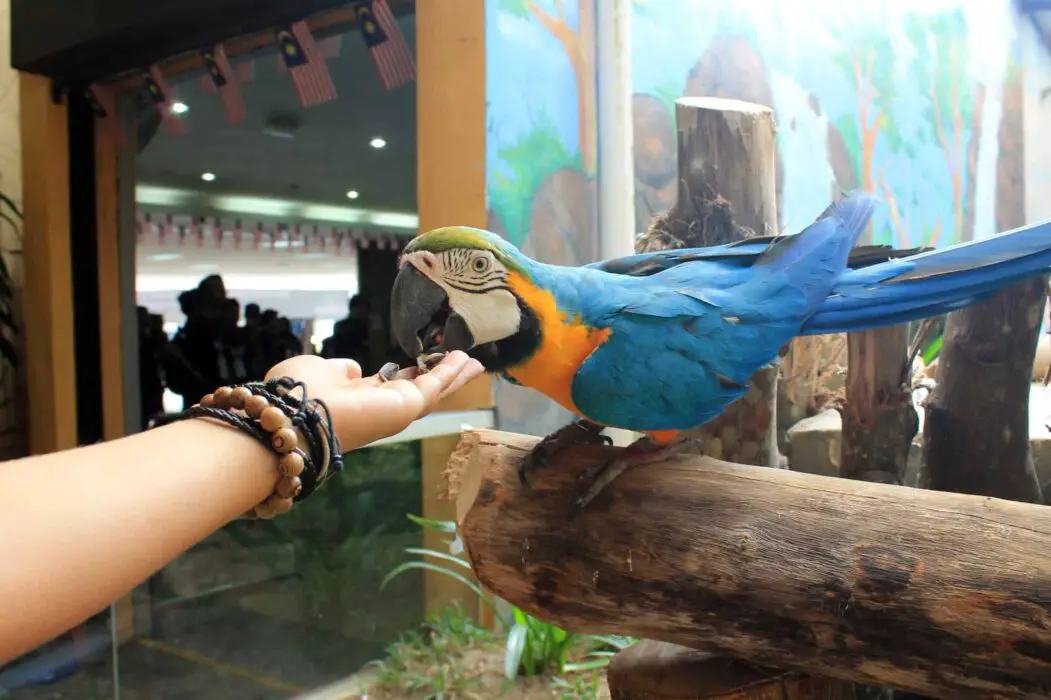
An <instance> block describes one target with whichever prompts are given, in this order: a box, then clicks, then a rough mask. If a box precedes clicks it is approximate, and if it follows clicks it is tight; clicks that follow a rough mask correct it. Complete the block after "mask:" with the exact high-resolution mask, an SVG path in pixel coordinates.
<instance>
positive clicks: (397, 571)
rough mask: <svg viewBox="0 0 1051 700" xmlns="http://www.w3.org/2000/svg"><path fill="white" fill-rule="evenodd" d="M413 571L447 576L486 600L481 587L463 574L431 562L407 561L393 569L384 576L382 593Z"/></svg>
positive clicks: (381, 584) (381, 582)
mask: <svg viewBox="0 0 1051 700" xmlns="http://www.w3.org/2000/svg"><path fill="white" fill-rule="evenodd" d="M413 569H425V570H427V571H434V572H437V573H439V574H445V575H446V576H448V577H450V578H453V579H456V580H457V581H459V582H460V583H462V584H463V585H465V586H467V587H468V588H470V589H471V590H472V591H473V592H474V593H475V594H477V595H478V596H479V597H480V598H485V593H484V592H483V591H482V589H481V587H479V586H478V584H477V583H475V582H474V581H472V580H470V579H469V578H467V577H466V576H464V575H462V574H459V573H457V572H455V571H453V570H452V569H447V568H445V567H444V566H440V565H438V564H432V563H431V562H429V561H407V562H405V563H404V564H400V565H398V566H396V567H394V568H393V569H391V571H390V573H388V574H387V575H386V576H384V577H383V580H382V581H380V590H381V591H382V590H383V589H384V588H386V587H387V584H388V583H390V582H391V581H392V580H394V578H395V577H397V576H400V575H401V574H403V573H405V572H406V571H411V570H413Z"/></svg>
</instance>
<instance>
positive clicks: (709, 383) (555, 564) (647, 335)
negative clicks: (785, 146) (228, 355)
mask: <svg viewBox="0 0 1051 700" xmlns="http://www.w3.org/2000/svg"><path fill="white" fill-rule="evenodd" d="M713 115H714V116H713ZM677 119H678V122H679V144H680V155H679V181H680V187H679V196H678V200H677V202H676V206H675V210H676V213H677V214H678V215H679V221H671V222H669V221H664V222H657V223H662V225H663V224H679V223H684V230H687V231H688V232H689V233H690V234H691V236H692V234H693V233H695V229H697V230H698V231H699V232H700V234H701V235H700V238H701V240H696V239H694V240H695V242H693V243H692V244H688V245H686V246H684V247H674V248H672V249H661V250H654V249H653V247H656V248H662V247H667V246H668V244H669V243H672V244H673V245H674V243H675V241H674V239H675V238H676V236H675V235H674V232H671V231H670V230H669V229H668V226H665V227H664V229H661V228H660V227H659V226H658V227H653V228H651V234H654V235H652V236H650V240H649V241H646V240H640V245H639V246H638V249H639V253H638V254H635V255H631V256H626V257H623V258H617V259H613V260H605V261H601V262H598V263H593V264H590V265H585V266H583V267H575V268H570V267H559V266H554V265H547V264H544V263H541V262H538V261H535V260H532V259H530V258H528V257H527V256H525V255H524V254H523V253H522V252H521V251H519V250H518V249H516V248H515V247H514V246H512V245H511V244H509V243H508V242H507V241H505V240H503V239H502V238H500V237H499V236H497V235H495V234H493V233H490V232H488V231H483V230H479V229H474V228H467V227H456V226H453V227H446V228H441V229H436V230H433V231H429V232H426V233H424V234H422V235H420V236H418V237H417V238H416V239H414V240H413V242H412V243H411V244H410V245H409V246H407V247H406V249H405V252H404V254H403V256H402V259H401V261H400V269H399V272H398V275H397V277H396V279H395V283H394V287H393V290H392V296H391V312H392V328H393V331H394V335H395V338H396V339H397V341H398V344H399V345H400V347H401V348H402V350H403V351H404V352H406V354H408V355H409V356H410V357H412V358H426V357H429V356H430V355H432V354H434V353H441V352H449V351H452V350H456V349H459V350H463V351H465V352H467V353H468V354H470V355H471V356H473V357H475V358H476V359H478V360H479V361H480V362H481V363H482V364H483V365H484V366H485V367H486V369H487V370H488V371H489V372H490V373H492V374H496V375H499V376H501V377H503V378H505V379H507V380H508V381H510V382H513V383H516V384H520V385H524V386H527V387H530V388H532V389H534V390H537V391H540V392H541V393H543V394H545V395H546V396H548V397H549V398H551V399H552V400H554V401H556V402H557V403H559V404H561V405H562V406H564V407H566V408H567V409H569V410H570V411H572V412H573V413H574V414H576V415H577V416H578V417H579V420H578V421H577V422H575V423H573V424H571V425H569V426H566V427H564V428H562V429H561V430H559V431H557V432H556V433H554V434H552V435H550V436H548V437H546V438H544V439H542V440H537V439H535V438H531V437H527V436H516V435H511V434H506V433H499V432H495V431H469V432H467V433H465V434H464V436H463V438H462V440H461V444H460V446H459V447H458V448H457V450H456V452H455V453H454V454H453V457H452V458H451V460H450V464H449V468H448V469H447V472H446V473H447V475H448V477H449V481H450V494H451V495H452V496H453V498H454V499H455V500H456V509H457V522H458V526H459V530H460V534H461V537H462V539H463V542H464V544H465V548H466V551H467V553H468V555H469V557H470V560H471V563H472V566H473V570H474V572H475V574H476V576H477V577H478V579H479V580H480V581H481V582H482V583H483V584H484V585H485V586H486V587H487V588H488V589H490V590H492V591H493V592H495V593H496V594H498V595H500V596H501V597H502V598H504V599H505V600H508V601H509V602H511V603H513V604H515V605H517V606H518V607H520V608H522V609H523V610H525V611H527V612H530V613H532V614H534V615H537V616H538V617H541V618H542V619H546V620H550V621H553V622H556V623H558V624H560V625H561V626H563V627H564V628H567V629H571V630H574V631H589V632H616V633H619V634H629V635H634V636H639V637H645V638H648V639H650V640H661V641H662V642H673V643H677V644H682V645H685V646H687V647H690V648H693V649H705V650H708V649H715V650H719V651H720V652H722V653H728V654H730V655H732V656H733V657H736V658H738V659H743V660H745V661H748V662H750V663H753V664H761V665H765V666H770V667H773V668H769V669H766V671H769V673H766V672H765V671H764V672H763V673H761V674H760V675H764V674H765V675H764V677H766V678H767V679H768V680H769V683H765V682H764V683H759V684H758V685H757V686H755V687H760V686H761V687H762V688H763V689H765V692H769V693H770V694H768V695H762V697H777V698H782V697H785V696H784V695H783V690H778V689H779V688H782V689H783V688H784V687H788V686H787V685H786V683H787V681H786V674H788V675H792V674H795V676H794V677H795V678H797V679H798V678H800V677H801V676H805V675H806V674H817V676H816V677H815V678H814V679H812V680H814V681H815V682H816V681H821V682H822V683H824V682H825V681H829V682H833V683H835V682H841V683H846V684H847V685H849V684H850V683H860V684H866V685H881V686H887V687H893V688H899V689H905V690H909V691H913V692H917V693H924V694H926V695H928V696H931V697H938V698H965V697H1001V698H1026V699H1028V698H1038V697H1046V692H1047V689H1048V688H1051V664H1048V661H1047V660H1048V659H1051V631H1048V630H1049V629H1051V627H1049V626H1048V625H1047V624H1045V623H1046V620H1047V619H1048V618H1049V617H1051V604H1048V603H1047V594H1046V591H1047V590H1049V589H1051V564H1049V563H1047V562H1046V561H1045V559H1046V557H1044V556H1043V551H1044V550H1045V549H1046V547H1047V545H1048V544H1049V540H1051V514H1049V511H1048V509H1045V508H1043V507H1040V506H1035V505H1031V504H1026V503H1014V502H1008V501H998V500H995V499H987V498H980V497H978V496H965V495H956V494H949V493H944V492H935V491H926V490H919V489H903V488H900V487H896V486H892V485H887V484H883V483H867V482H864V481H854V480H845V479H834V478H830V477H820V476H813V475H807V474H799V473H795V472H790V471H786V470H780V469H764V468H759V467H754V466H745V465H742V464H728V463H725V462H719V461H717V460H714V459H711V458H697V457H686V456H683V455H681V454H679V455H676V452H678V451H679V450H680V449H681V447H682V444H683V443H684V442H685V440H686V439H687V438H690V437H692V436H694V435H697V434H698V431H701V434H703V430H704V428H705V427H706V426H710V425H711V424H713V423H714V422H716V421H718V420H719V419H720V417H721V416H722V417H724V418H725V416H726V414H727V412H728V411H729V410H730V409H733V408H734V407H735V406H740V405H742V404H743V403H747V402H748V397H749V396H751V394H750V383H751V384H753V385H754V384H755V381H754V377H755V376H757V373H761V372H763V371H766V370H767V369H768V368H772V367H775V366H776V364H777V362H778V358H779V355H780V354H781V352H782V350H783V348H784V347H785V346H786V345H787V344H788V343H789V342H790V341H792V339H793V338H797V337H801V336H811V335H821V334H833V333H848V334H851V336H857V335H859V334H864V333H869V332H871V331H872V329H885V328H889V327H893V326H896V325H899V324H904V323H907V322H909V321H914V320H919V319H924V318H928V317H932V316H937V315H940V314H944V313H947V312H951V311H954V310H957V309H962V308H965V307H969V306H972V305H975V304H980V303H983V302H986V301H987V300H989V299H991V298H994V297H996V298H999V297H998V296H997V293H998V292H1001V291H1002V290H1005V289H1008V288H1012V287H1013V286H1014V285H1018V284H1019V283H1024V282H1027V281H1032V280H1039V279H1040V278H1046V276H1047V274H1048V269H1049V267H1051V221H1045V222H1040V223H1037V224H1033V225H1029V226H1023V227H1020V228H1016V229H1013V230H1011V231H1008V232H1006V233H1002V234H999V235H995V236H992V237H989V238H985V239H981V240H977V241H971V242H967V243H962V244H958V245H954V246H951V247H947V248H944V249H941V250H926V251H915V250H912V251H896V250H891V249H889V248H888V247H886V246H872V245H859V240H860V239H861V237H862V235H863V233H864V232H865V230H866V229H867V228H868V226H869V223H870V219H871V216H872V214H873V211H874V210H875V208H876V207H877V206H879V202H878V201H877V199H876V198H875V197H873V196H872V195H870V194H867V193H864V192H854V193H851V194H849V195H847V196H845V197H843V198H841V199H840V200H839V201H837V202H835V203H833V205H832V206H830V207H829V209H828V210H826V212H824V213H823V214H822V216H821V218H819V219H818V220H817V221H816V222H815V223H813V224H812V225H810V226H808V227H807V228H806V229H804V230H803V231H802V232H800V233H798V234H794V235H785V236H767V235H765V234H767V233H769V232H770V231H772V230H775V226H776V204H775V202H776V200H775V196H774V186H773V182H774V177H773V155H772V154H773V140H774V129H773V120H772V114H771V113H770V110H769V109H767V108H763V107H759V106H756V105H751V104H747V103H740V102H736V101H731V100H719V99H715V98H690V99H681V100H679V101H678V103H677ZM704 119H707V120H708V121H707V122H706V123H705V122H703V120H704ZM734 139H736V142H734V141H733V140H734ZM750 140H751V141H754V142H755V143H753V144H751V145H749V141H750ZM701 150H704V151H705V153H704V157H700V151H701ZM759 151H762V152H761V153H759ZM757 163H758V165H757ZM698 170H706V172H705V173H703V174H704V175H705V176H706V177H704V178H702V177H699V176H698V173H697V172H696V171H698ZM757 176H758V180H761V181H759V182H757V181H756V179H757ZM703 193H708V194H707V195H704V194H703ZM730 204H732V206H733V210H734V217H735V218H736V222H742V223H743V224H744V225H738V223H736V222H735V218H730V217H729V214H728V212H729V205H730ZM705 207H708V209H709V210H719V211H722V212H724V213H725V214H726V215H727V221H728V222H729V225H728V227H727V228H728V229H733V231H734V233H732V235H734V236H737V237H740V236H741V235H748V234H753V233H758V234H760V235H759V236H758V237H753V238H750V239H746V240H741V241H736V242H727V241H725V240H722V241H713V240H711V239H708V238H705V236H704V234H705V232H706V231H705V226H704V220H705V218H706V216H707V215H709V214H711V213H712V211H707V213H706V212H705V211H704V208H705ZM713 207H714V209H713ZM771 222H772V223H771ZM654 229H657V230H654ZM661 236H663V237H664V238H666V239H668V240H663V239H661ZM683 238H684V236H681V235H680V236H678V245H679V246H682V240H683ZM657 239H661V240H657ZM649 243H653V244H654V245H653V246H650V245H649ZM712 243H722V245H711V244H712ZM698 246H709V247H698ZM903 354H904V350H903ZM773 376H774V377H775V382H776V374H774V375H773ZM895 381H896V382H897V381H900V377H898V376H897V375H896V376H895ZM775 386H776V384H775ZM895 386H897V385H896V384H895ZM742 399H744V400H742ZM752 403H753V404H755V402H754V401H753V402H752ZM761 404H762V400H761V401H760V402H759V404H755V405H758V406H759V407H760V408H762V405H761ZM728 407H729V408H728ZM769 424H770V420H769V417H767V418H766V421H765V423H763V425H769ZM603 427H615V428H623V429H628V430H633V431H636V432H640V433H644V434H645V437H643V438H641V439H640V440H638V441H636V442H635V443H634V444H632V445H631V446H629V447H627V448H623V449H617V448H612V447H610V446H609V445H608V444H602V443H604V442H606V441H605V440H604V439H603V437H602V435H601V431H600V429H601V428H603ZM774 450H776V445H775V447H774ZM738 461H744V460H738ZM772 461H773V460H767V459H759V458H756V461H755V462H753V463H754V464H761V465H768V464H771V463H772ZM643 464H645V465H646V466H645V467H644V468H640V469H629V470H627V471H626V473H625V474H624V476H620V477H618V475H619V474H621V473H622V472H625V470H626V468H627V467H628V466H630V465H643ZM541 474H542V476H541ZM582 477H583V478H582ZM614 478H616V482H615V487H613V488H608V485H609V483H610V482H611V481H613V479H614ZM581 480H583V481H585V482H588V481H590V483H589V484H587V488H585V489H584V493H583V495H579V493H578V488H579V486H580V483H579V482H580V481H581ZM589 502H590V503H591V505H590V506H588V505H587V504H588V503H589ZM585 506H587V507H585ZM557 513H567V514H569V515H575V516H576V517H575V518H574V519H573V520H572V522H567V521H566V520H564V519H562V520H561V521H555V517H557V516H556V515H555V514H557ZM910 521H911V522H922V527H920V526H916V527H913V528H909V529H907V530H906V529H904V526H903V523H906V522H910ZM976 539H977V540H978V541H979V542H980V543H981V544H980V546H975V540H976ZM618 658H619V657H618ZM616 666H617V664H616V661H615V662H614V665H613V666H612V667H611V671H610V676H609V677H610V685H611V690H613V684H614V677H615V675H616V674H615V673H614V672H615V670H616ZM778 669H788V671H781V670H778ZM749 677H751V678H753V680H754V678H755V674H753V675H752V676H749ZM738 680H741V679H738ZM618 682H620V681H618ZM741 682H742V683H744V681H741ZM771 683H772V684H773V685H771ZM812 685H813V684H812ZM818 685H819V684H818ZM624 687H625V688H626V687H627V686H624ZM740 687H744V686H743V685H742V686H740ZM749 687H750V688H751V687H752V686H749ZM814 687H817V685H814ZM751 692H752V691H751V690H749V691H748V694H741V695H734V696H733V697H748V698H751V697H759V695H753V694H750V693H751ZM779 692H781V693H782V694H777V693H779ZM614 696H615V697H616V696H617V693H616V692H615V693H614ZM624 697H628V695H624ZM632 697H634V696H632ZM639 697H650V696H649V695H640V696H639ZM653 697H658V696H653ZM668 697H680V696H668ZM682 697H686V696H682ZM690 697H694V696H693V695H690ZM705 697H723V696H722V695H706V696H705ZM726 697H729V695H727V696H726ZM792 697H796V696H794V695H793V696H792ZM799 697H801V698H803V697H805V698H810V697H816V696H814V695H800V696H799ZM823 697H824V696H823Z"/></svg>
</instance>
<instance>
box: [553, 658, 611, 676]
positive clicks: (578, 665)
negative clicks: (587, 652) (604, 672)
mask: <svg viewBox="0 0 1051 700" xmlns="http://www.w3.org/2000/svg"><path fill="white" fill-rule="evenodd" d="M609 662H610V660H609V659H592V660H591V661H575V662H573V663H569V664H565V665H564V666H563V667H562V670H563V671H565V672H567V673H578V672H580V671H594V670H595V669H598V668H605V667H606V666H609Z"/></svg>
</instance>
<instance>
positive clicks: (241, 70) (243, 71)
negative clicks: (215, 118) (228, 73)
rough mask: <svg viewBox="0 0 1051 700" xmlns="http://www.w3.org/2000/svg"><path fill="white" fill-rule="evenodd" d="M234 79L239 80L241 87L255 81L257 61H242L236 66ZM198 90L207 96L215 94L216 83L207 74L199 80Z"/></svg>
mask: <svg viewBox="0 0 1051 700" xmlns="http://www.w3.org/2000/svg"><path fill="white" fill-rule="evenodd" d="M234 77H235V78H237V82H238V83H240V84H241V85H246V84H248V83H250V82H252V80H254V79H255V59H249V60H247V61H241V62H240V63H238V64H237V65H236V66H234ZM197 89H198V90H200V91H201V92H203V93H205V94H206V95H211V94H212V93H214V92H215V81H213V80H212V76H211V74H209V73H205V74H204V75H202V76H201V77H200V78H198V79H197Z"/></svg>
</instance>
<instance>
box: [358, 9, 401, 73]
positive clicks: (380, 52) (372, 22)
mask: <svg viewBox="0 0 1051 700" xmlns="http://www.w3.org/2000/svg"><path fill="white" fill-rule="evenodd" d="M355 10H356V12H357V14H356V17H357V21H358V27H359V28H360V29H361V35H362V36H363V37H364V39H365V45H366V46H367V47H368V49H369V55H370V56H372V63H373V64H374V65H375V66H376V73H377V75H379V79H380V83H381V84H382V85H383V87H384V89H386V90H391V89H393V88H396V87H398V86H400V85H404V84H405V83H409V82H412V81H413V80H415V79H416V61H415V59H414V58H413V56H412V52H411V51H410V50H409V46H408V44H406V43H405V37H404V36H403V35H402V33H401V29H400V28H399V27H398V20H397V19H395V18H394V13H392V12H391V11H390V7H389V6H388V5H387V0H357V2H356V3H355Z"/></svg>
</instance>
